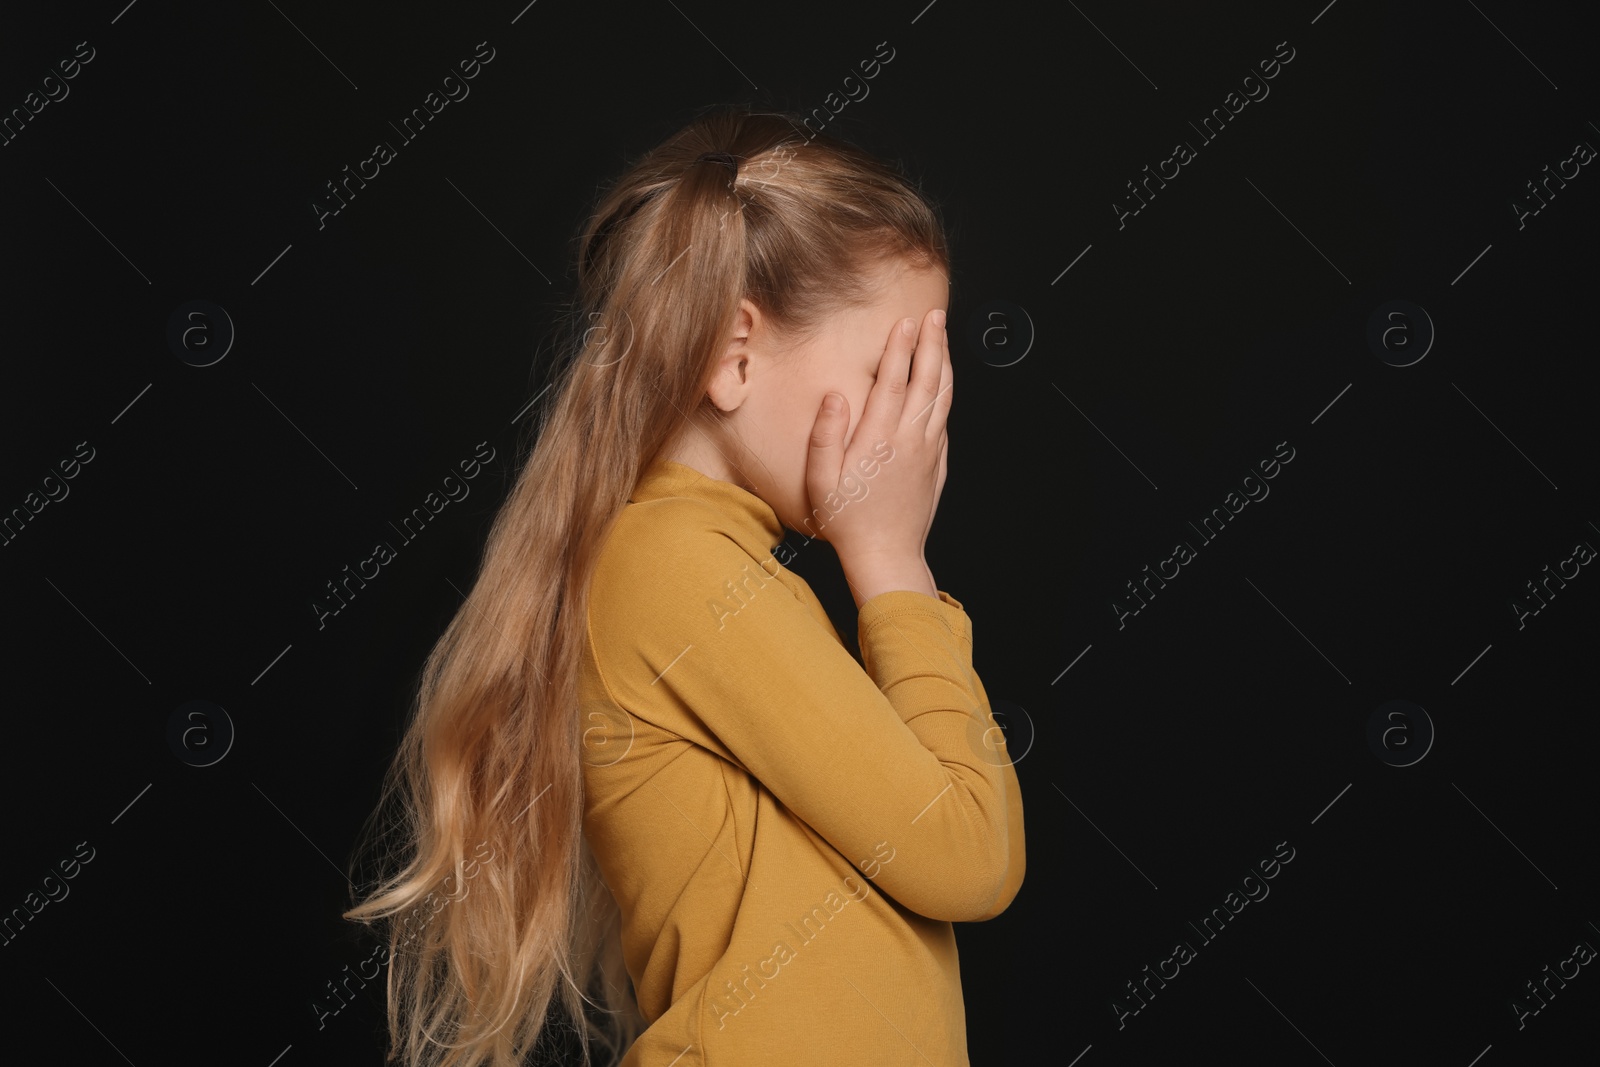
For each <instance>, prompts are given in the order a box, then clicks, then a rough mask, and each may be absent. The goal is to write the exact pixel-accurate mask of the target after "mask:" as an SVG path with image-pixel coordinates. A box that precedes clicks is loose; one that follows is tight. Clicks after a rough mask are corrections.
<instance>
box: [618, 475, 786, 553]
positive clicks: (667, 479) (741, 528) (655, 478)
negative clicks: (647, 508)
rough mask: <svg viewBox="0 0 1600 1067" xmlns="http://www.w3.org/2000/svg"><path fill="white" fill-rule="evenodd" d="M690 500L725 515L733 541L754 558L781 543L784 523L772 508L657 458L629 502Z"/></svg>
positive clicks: (708, 477)
mask: <svg viewBox="0 0 1600 1067" xmlns="http://www.w3.org/2000/svg"><path fill="white" fill-rule="evenodd" d="M675 496H678V497H689V498H691V499H694V500H703V501H705V502H706V503H708V504H711V505H712V506H713V507H715V508H716V509H717V511H718V512H720V513H721V514H722V515H724V516H726V518H727V523H728V527H727V528H728V530H729V532H730V533H731V534H732V535H733V539H734V540H735V541H737V542H738V543H739V545H740V546H741V547H743V548H744V549H745V550H746V551H747V552H749V553H750V555H751V556H752V557H754V558H755V559H758V560H759V559H765V558H766V557H767V556H769V555H771V554H772V552H773V550H774V549H775V548H776V547H777V546H778V544H780V543H781V542H782V541H783V538H784V530H783V523H782V522H780V521H779V519H778V513H777V512H776V511H774V510H773V509H772V505H771V504H768V503H767V502H766V501H765V500H762V499H761V498H760V497H758V496H756V495H755V494H754V493H752V492H750V491H749V490H747V489H744V488H742V487H740V486H737V485H734V484H733V483H732V482H725V481H723V480H722V479H720V478H713V477H712V476H711V475H709V474H705V473H702V472H701V471H698V470H696V469H695V468H693V467H691V466H689V465H688V464H685V463H679V462H678V461H677V460H672V459H661V458H657V459H655V460H653V461H652V462H650V463H649V464H648V465H647V466H646V467H645V469H644V472H643V473H642V474H641V475H640V476H639V480H638V482H637V483H636V484H635V486H634V490H633V493H632V495H630V496H629V497H628V502H629V503H635V504H636V503H641V502H643V501H647V500H660V499H662V498H664V497H675Z"/></svg>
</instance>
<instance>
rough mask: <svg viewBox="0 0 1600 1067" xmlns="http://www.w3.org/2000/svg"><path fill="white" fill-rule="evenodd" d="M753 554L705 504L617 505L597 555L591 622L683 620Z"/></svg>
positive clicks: (679, 500) (674, 500)
mask: <svg viewBox="0 0 1600 1067" xmlns="http://www.w3.org/2000/svg"><path fill="white" fill-rule="evenodd" d="M750 562H751V557H750V554H749V553H748V552H746V551H745V549H744V548H743V547H741V546H740V545H739V543H738V542H736V541H735V540H734V539H733V538H732V537H731V536H730V535H729V533H728V531H727V529H726V528H725V521H724V518H723V516H722V515H721V514H720V513H719V512H718V511H717V509H716V508H715V507H714V506H713V505H712V504H710V503H708V502H706V501H703V500H697V499H694V498H692V497H662V498H659V499H656V500H646V501H640V502H639V503H636V504H628V505H626V506H625V507H623V509H622V511H621V512H620V513H619V514H618V515H617V518H616V520H615V521H614V522H613V523H612V526H611V529H610V531H609V532H608V533H607V535H606V538H605V541H604V543H603V545H602V546H601V548H600V552H599V555H598V556H597V558H596V560H595V566H594V571H593V573H592V575H591V577H590V582H589V611H590V618H591V620H593V621H599V620H608V619H616V618H619V617H621V618H636V619H638V620H639V622H640V623H641V624H647V625H652V626H653V625H661V626H666V627H673V626H681V625H682V624H683V622H685V621H687V620H688V619H691V618H693V619H698V618H699V617H700V616H701V615H704V614H705V612H706V607H705V601H706V600H707V599H708V598H712V597H716V596H719V595H720V591H721V589H722V587H723V583H724V582H726V581H729V580H734V579H736V578H737V576H738V574H739V572H740V568H741V567H742V566H743V565H745V564H749V563H750Z"/></svg>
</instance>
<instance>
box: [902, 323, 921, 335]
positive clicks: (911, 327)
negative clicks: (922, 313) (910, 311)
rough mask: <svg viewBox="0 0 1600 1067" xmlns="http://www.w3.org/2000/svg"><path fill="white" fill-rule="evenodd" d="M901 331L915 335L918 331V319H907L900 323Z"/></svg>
mask: <svg viewBox="0 0 1600 1067" xmlns="http://www.w3.org/2000/svg"><path fill="white" fill-rule="evenodd" d="M900 332H901V333H903V334H905V335H906V336H907V337H911V336H913V335H914V334H915V333H916V332H917V320H916V319H906V320H905V321H904V322H902V323H901V324H900Z"/></svg>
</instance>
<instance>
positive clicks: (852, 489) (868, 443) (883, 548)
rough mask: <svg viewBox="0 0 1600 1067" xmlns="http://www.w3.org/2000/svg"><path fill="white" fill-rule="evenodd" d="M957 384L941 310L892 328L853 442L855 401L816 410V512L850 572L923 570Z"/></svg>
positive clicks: (811, 471) (812, 470)
mask: <svg viewBox="0 0 1600 1067" xmlns="http://www.w3.org/2000/svg"><path fill="white" fill-rule="evenodd" d="M907 324H909V325H910V326H911V328H912V329H911V332H910V333H907V332H905V329H904V327H905V326H906V325H907ZM954 384H955V379H954V372H953V371H952V369H951V366H950V345H949V343H948V340H947V336H946V331H945V325H944V312H943V311H942V310H940V309H938V308H935V309H933V310H932V311H930V312H928V314H927V315H925V316H924V317H923V320H922V324H921V327H920V328H918V327H917V324H916V322H915V321H914V320H913V319H910V318H907V319H903V320H901V321H900V322H898V323H896V324H895V325H894V327H893V329H892V331H891V333H890V336H889V342H888V344H887V346H886V347H885V348H884V352H883V359H882V361H881V362H880V363H879V364H878V379H877V381H876V383H874V385H873V387H872V392H871V393H870V394H868V396H867V405H866V411H865V412H864V413H863V414H862V416H861V422H860V423H859V424H858V425H857V426H856V428H855V432H854V433H853V434H852V435H851V438H850V440H849V441H848V442H846V441H845V440H844V435H845V432H846V430H847V429H848V428H849V426H850V402H849V400H848V399H846V398H845V397H844V396H843V395H842V394H830V395H836V396H838V397H839V401H840V403H839V409H838V410H837V411H833V412H830V411H828V410H826V406H825V405H824V406H823V407H821V408H820V409H819V411H818V414H817V418H816V422H815V424H814V425H813V427H812V433H811V448H810V452H809V454H808V456H807V460H806V493H807V495H808V497H809V498H810V503H811V511H810V513H809V514H810V515H812V516H814V517H815V518H816V519H817V521H818V523H819V525H820V529H819V531H818V533H817V534H816V536H818V537H819V538H821V539H822V540H825V541H827V542H828V543H829V544H830V545H832V546H833V548H834V551H835V552H836V553H838V555H839V559H840V562H841V563H843V564H845V565H846V570H847V571H849V570H851V569H858V568H863V567H869V566H876V565H879V564H882V565H885V566H899V565H903V564H905V563H906V562H908V561H916V562H918V563H920V562H921V560H922V553H923V546H924V544H925V543H926V541H927V537H928V531H929V529H930V528H931V526H932V522H933V513H934V510H935V509H936V508H937V507H938V503H939V494H940V493H941V492H942V491H943V489H944V479H945V462H944V460H945V454H946V451H947V447H948V441H947V438H946V434H945V421H946V419H947V417H948V416H949V413H950V405H951V403H952V402H953V399H954V395H953V387H954ZM825 400H826V398H824V401H825ZM879 442H887V444H888V446H889V448H887V449H886V448H884V447H883V446H882V445H879V444H878V443H879ZM874 445H878V448H877V450H876V451H874ZM863 461H865V462H864V463H863ZM867 471H873V474H872V475H871V476H870V477H868V476H867V475H866V472H867ZM830 497H831V498H832V500H833V502H834V504H835V505H837V510H835V508H833V507H830V506H829V505H828V503H827V502H828V500H829V499H830Z"/></svg>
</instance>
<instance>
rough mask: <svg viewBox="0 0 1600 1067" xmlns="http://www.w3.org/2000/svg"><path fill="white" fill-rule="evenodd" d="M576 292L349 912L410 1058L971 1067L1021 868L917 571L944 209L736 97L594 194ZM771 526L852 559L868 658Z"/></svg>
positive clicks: (981, 741) (941, 438) (979, 714)
mask: <svg viewBox="0 0 1600 1067" xmlns="http://www.w3.org/2000/svg"><path fill="white" fill-rule="evenodd" d="M577 269H578V283H577V284H578V300H579V304H580V311H581V312H583V313H584V315H583V317H582V318H581V319H580V320H578V323H577V325H579V326H581V327H583V331H584V332H583V333H582V335H581V337H579V336H577V331H576V330H574V331H573V334H574V336H573V337H572V338H571V339H570V340H569V342H568V344H567V346H566V349H565V351H567V352H568V353H569V359H568V361H567V363H566V365H565V366H564V367H563V368H562V370H561V374H560V378H559V380H558V387H557V388H555V389H552V390H551V394H552V399H551V400H550V401H549V408H548V411H547V414H546V415H545V418H544V425H543V427H542V429H541V431H540V433H539V436H538V440H537V443H536V444H535V446H534V448H533V450H532V453H531V455H530V456H529V458H528V460H527V463H526V465H525V466H524V467H523V469H522V471H521V473H520V476H519V478H518V481H517V483H516V485H515V486H514V488H513V489H512V491H511V494H510V496H509V498H508V499H507V501H506V502H505V504H504V505H503V507H502V509H501V511H500V513H499V514H498V516H497V517H496V520H495V523H494V526H493V528H492V530H491V533H490V535H489V541H488V546H487V549H486V551H485V554H484V558H483V561H482V566H481V570H480V573H479V576H478V579H477V582H476V584H475V585H474V586H473V589H472V592H471V593H470V594H469V595H468V597H467V600H466V603H465V604H464V605H463V606H462V608H461V609H460V611H459V612H458V613H457V615H456V616H455V618H454V620H453V621H452V622H451V624H450V626H449V627H448V628H447V630H446V631H445V633H444V635H443V637H442V638H441V639H440V641H439V643H438V645H437V646H436V647H435V649H434V651H433V653H432V654H431V655H430V657H429V659H428V661H427V664H426V666H425V668H424V672H423V676H422V679H421V685H420V688H419V694H418V699H417V709H416V714H415V715H414V717H413V719H412V721H411V723H410V725H409V727H408V730H407V733H406V735H405V737H404V740H403V743H402V746H401V749H400V752H399V754H398V756H397V758H396V761H395V764H394V768H393V769H392V771H391V773H390V775H389V777H388V779H387V781H386V783H385V797H386V799H387V798H389V797H390V796H392V795H394V794H396V793H399V792H401V791H403V792H404V794H405V795H404V798H403V801H404V805H403V806H404V811H405V817H406V825H405V831H406V834H405V838H404V840H403V842H402V843H401V848H402V850H403V851H402V853H401V857H400V858H401V859H402V860H403V861H404V862H403V865H402V869H401V870H399V871H398V873H396V874H393V875H392V876H391V877H389V878H387V879H386V880H385V881H383V882H382V883H381V884H380V885H379V887H378V889H377V890H376V891H375V892H373V893H372V894H371V895H370V896H368V897H367V899H366V900H365V901H363V902H361V903H360V905H359V906H358V907H356V908H353V909H352V910H350V911H349V912H347V913H346V915H347V917H349V918H354V919H359V920H362V921H368V922H370V921H373V920H377V919H388V920H393V919H396V918H398V917H399V916H401V915H402V914H405V915H406V916H407V918H406V919H405V921H404V922H394V921H391V922H390V927H389V937H388V943H389V944H388V952H389V958H390V962H391V968H390V972H389V980H388V995H389V1030H390V1039H391V1042H392V1050H391V1059H400V1060H401V1061H402V1062H404V1063H405V1064H407V1065H412V1067H415V1065H420V1064H424V1063H428V1064H435V1063H436V1064H440V1065H449V1067H455V1065H461V1067H476V1065H479V1064H488V1065H492V1067H511V1065H513V1064H518V1063H520V1062H522V1058H523V1057H524V1056H525V1055H527V1054H529V1053H531V1052H535V1051H538V1050H539V1046H540V1044H541V1039H542V1042H543V1043H551V1042H552V1041H553V1040H554V1039H555V1038H556V1037H558V1036H559V1035H560V1033H561V1032H562V1031H567V1032H571V1033H574V1034H575V1035H576V1038H577V1042H578V1045H579V1047H580V1049H581V1053H582V1056H583V1062H584V1063H586V1064H587V1063H589V1062H591V1059H590V1057H591V1051H590V1045H591V1043H596V1044H598V1045H600V1046H601V1047H602V1048H603V1049H604V1056H603V1057H602V1062H604V1063H606V1064H616V1063H618V1062H619V1061H620V1063H621V1065H622V1067H668V1065H673V1067H690V1065H692V1064H704V1065H713V1067H723V1065H729V1067H744V1065H748V1064H755V1063H760V1064H763V1065H768V1067H779V1065H800V1064H808V1065H810V1064H829V1065H838V1064H857V1063H861V1064H874V1065H885V1064H907V1065H910V1064H918V1065H927V1064H933V1065H936V1067H956V1065H963V1064H966V1063H967V1062H968V1060H967V1051H966V1028H965V1017H964V1011H963V1002H962V994H961V983H960V975H959V970H958V965H957V955H956V943H955V937H954V931H953V929H952V927H951V923H952V922H955V921H965V922H972V921H980V920H983V919H988V918H991V917H993V916H995V915H998V914H999V913H1000V912H1002V911H1004V910H1005V908H1006V907H1007V906H1008V905H1009V904H1010V903H1011V900H1012V898H1013V897H1014V896H1015V895H1016V893H1017V890H1018V888H1019V887H1020V885H1021V882H1022V876H1023V870H1024V848H1023V824H1022V800H1021V794H1020V791H1019V789H1018V785H1017V778H1016V772H1015V770H1014V769H1013V768H1012V766H1011V761H1010V759H1009V757H1008V756H1007V754H1006V750H1005V744H1004V735H1003V733H1002V732H1001V731H1000V730H999V729H996V728H995V726H994V719H993V717H992V716H991V714H990V708H989V701H988V697H987V695H986V694H985V692H984V689H983V686H982V684H981V683H980V682H979V680H978V677H977V675H976V674H974V673H973V670H972V644H971V640H972V638H971V635H972V624H971V621H970V620H969V618H968V617H967V615H966V613H965V612H964V611H963V610H962V607H961V604H960V603H959V602H958V601H956V600H955V599H953V598H952V597H950V596H949V595H948V594H946V593H944V592H942V591H940V590H939V589H938V587H937V586H936V585H935V583H934V580H933V575H932V573H931V572H930V571H929V570H928V567H927V564H926V562H925V561H924V558H923V545H924V543H925V541H926V539H927V535H928V530H929V528H930V526H931V524H932V522H933V516H934V511H935V507H936V505H937V501H938V498H939V495H940V493H941V492H942V491H943V487H944V480H945V465H946V453H947V438H946V433H945V424H946V417H947V415H948V413H949V410H950V406H951V397H952V385H953V379H952V371H951V365H950V355H949V347H948V344H947V341H946V336H945V329H944V317H945V312H944V307H945V305H946V304H947V302H948V299H949V286H948V282H947V280H946V279H947V277H948V271H949V258H948V251H947V247H946V243H945V239H944V235H943V233H942V231H941V228H940V224H939V221H938V218H937V214H936V211H935V209H934V208H933V207H932V206H931V205H930V204H929V203H928V202H927V201H926V200H925V199H924V198H923V197H922V196H921V194H920V193H919V192H918V191H917V189H916V188H915V187H914V186H913V185H911V184H910V183H909V182H908V181H907V180H906V179H905V178H904V177H902V176H901V175H900V174H898V173H897V172H896V171H895V170H893V169H892V168H890V167H888V166H886V165H884V164H882V163H880V162H878V161H876V160H874V159H873V158H871V157H870V156H868V155H866V154H865V153H863V152H861V151H860V150H858V149H856V148H854V147H852V146H850V145H847V144H845V143H843V142H840V141H837V140H835V139H833V138H830V137H825V136H820V135H813V136H811V137H809V138H808V137H807V136H806V134H805V132H804V131H803V129H802V127H801V124H800V122H799V121H798V117H797V116H793V115H788V114H769V113H752V112H750V111H749V110H746V109H725V110H720V111H716V112H711V113H707V114H703V115H702V116H701V117H700V118H698V119H697V120H695V121H694V122H692V123H691V124H690V125H689V126H688V127H686V128H685V129H683V130H681V131H680V132H679V133H677V134H676V135H674V136H672V137H670V138H669V139H668V140H667V141H666V142H665V143H664V144H662V145H660V146H659V147H658V148H656V149H655V150H654V151H652V152H650V153H648V154H647V155H646V156H645V157H644V158H643V159H642V160H640V161H639V162H638V163H637V164H636V165H635V166H634V167H633V168H632V169H631V170H629V171H628V173H627V174H626V175H625V176H624V177H623V178H622V179H621V180H619V181H618V182H616V183H615V184H614V185H613V186H612V187H611V188H610V189H609V190H608V191H606V192H605V193H604V195H603V196H602V198H601V199H600V202H599V205H598V209H597V210H596V212H595V214H594V216H593V217H592V218H591V219H590V221H589V225H588V226H587V227H586V228H585V230H584V232H583V233H582V234H581V237H580V241H579V248H578V257H577ZM784 527H788V528H790V529H793V530H796V531H800V532H802V533H804V534H805V535H806V539H807V541H808V542H809V540H811V539H813V538H815V539H820V540H825V541H827V542H828V543H829V544H830V545H831V546H832V547H833V549H834V550H835V552H836V553H837V555H838V557H839V561H840V564H841V566H842V568H843V570H844V574H845V577H846V579H847V580H848V582H849V585H850V588H851V591H852V594H853V596H854V598H855V601H856V605H857V608H858V619H857V629H858V634H859V639H860V653H861V660H860V662H859V663H858V662H857V661H856V660H855V659H854V658H853V657H852V656H851V654H850V653H849V651H847V649H846V648H845V646H844V644H843V642H842V641H841V639H840V638H839V635H838V633H837V631H836V630H835V629H834V627H833V626H832V624H831V623H830V621H829V619H828V616H827V614H826V613H825V611H824V610H823V608H822V606H821V604H820V603H819V602H818V600H817V598H816V597H815V596H814V595H813V593H812V591H811V589H810V587H809V586H808V585H807V584H806V583H805V582H804V581H803V580H802V579H800V578H799V577H797V576H796V575H794V574H793V573H791V572H790V571H788V570H787V569H785V567H784V566H783V562H784V561H780V560H779V559H778V558H777V557H776V556H775V555H774V552H775V551H780V552H783V551H787V550H786V549H785V548H784V546H782V545H781V544H780V542H781V541H782V540H783V534H784ZM469 852H470V853H471V858H470V860H469ZM552 1009H554V1010H552ZM547 1016H551V1017H550V1018H548V1019H547Z"/></svg>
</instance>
